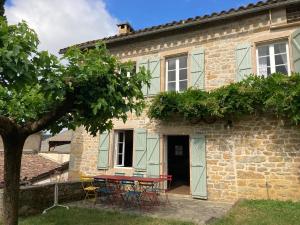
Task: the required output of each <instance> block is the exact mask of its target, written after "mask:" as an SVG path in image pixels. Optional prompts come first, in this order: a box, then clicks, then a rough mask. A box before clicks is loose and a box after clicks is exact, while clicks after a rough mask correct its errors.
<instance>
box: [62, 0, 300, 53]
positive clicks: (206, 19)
mask: <svg viewBox="0 0 300 225" xmlns="http://www.w3.org/2000/svg"><path fill="white" fill-rule="evenodd" d="M275 1H276V0H268V1H266V2H262V1H259V2H257V3H255V4H249V5H247V6H245V7H244V6H241V7H239V8H236V9H230V10H228V11H222V12H220V13H212V14H210V15H209V16H207V15H206V16H202V17H200V18H199V16H198V17H194V18H189V19H186V20H180V21H177V22H174V24H171V25H169V23H166V24H162V25H158V26H153V27H150V28H144V29H140V30H136V31H135V32H134V33H130V34H126V35H115V36H111V37H106V38H102V39H98V40H92V41H88V42H83V43H80V44H76V45H73V46H77V47H79V48H81V49H84V48H91V47H94V46H95V44H96V43H97V42H98V41H103V42H104V43H105V44H112V43H117V42H121V41H125V40H132V39H136V38H140V37H145V36H148V35H154V34H159V33H163V32H167V31H173V30H179V29H183V28H188V27H193V26H196V25H200V24H205V23H211V22H216V21H219V20H227V19H230V18H234V17H238V16H244V15H247V14H252V13H255V12H261V11H264V10H270V9H274V8H278V7H282V6H287V5H291V4H294V3H299V2H300V1H299V0H286V1H280V2H275ZM274 2H275V3H274ZM261 4H263V5H261ZM189 20H191V21H189ZM161 26H164V27H161ZM150 29H151V30H150ZM73 46H70V47H73ZM70 47H66V48H63V49H60V51H59V53H60V54H63V53H65V52H66V50H67V49H68V48H70Z"/></svg>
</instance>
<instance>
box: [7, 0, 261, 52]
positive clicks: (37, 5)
mask: <svg viewBox="0 0 300 225" xmlns="http://www.w3.org/2000/svg"><path fill="white" fill-rule="evenodd" d="M257 1H258V0H7V2H6V7H5V13H6V16H7V19H8V22H9V23H10V24H15V23H18V22H19V21H21V20H25V21H26V22H27V23H28V25H29V26H30V27H31V28H33V29H34V30H35V31H36V33H37V34H38V37H39V39H40V45H39V47H40V49H43V50H48V51H50V52H52V53H54V54H57V53H58V51H59V49H61V48H64V47H67V46H70V45H73V44H78V43H82V42H86V41H90V40H95V39H101V38H103V37H107V36H112V35H115V34H117V32H118V29H117V26H116V24H118V23H120V22H125V21H128V22H129V23H131V25H132V26H133V28H134V29H141V28H145V27H150V26H154V25H159V24H163V23H167V22H172V21H174V20H176V21H178V20H181V19H187V18H190V17H195V16H203V15H205V14H211V13H213V12H221V11H222V10H229V9H231V8H237V7H239V6H245V5H247V4H249V3H256V2H257Z"/></svg>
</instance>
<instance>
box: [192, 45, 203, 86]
mask: <svg viewBox="0 0 300 225" xmlns="http://www.w3.org/2000/svg"><path fill="white" fill-rule="evenodd" d="M204 61H205V59H204V49H203V48H197V49H194V50H193V51H192V52H191V87H195V88H197V89H204V83H205V74H204Z"/></svg>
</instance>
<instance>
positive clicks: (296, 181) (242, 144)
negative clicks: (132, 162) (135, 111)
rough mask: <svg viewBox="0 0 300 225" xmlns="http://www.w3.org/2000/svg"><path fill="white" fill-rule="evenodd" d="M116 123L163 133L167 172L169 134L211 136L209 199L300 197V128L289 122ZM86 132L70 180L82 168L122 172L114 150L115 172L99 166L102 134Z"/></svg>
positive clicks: (208, 147)
mask: <svg viewBox="0 0 300 225" xmlns="http://www.w3.org/2000/svg"><path fill="white" fill-rule="evenodd" d="M115 124H116V126H115V127H116V128H119V127H121V128H122V129H125V128H136V127H146V128H147V130H148V132H150V133H151V132H157V133H160V135H161V143H160V145H161V161H162V168H161V172H162V173H163V171H164V162H165V160H164V154H163V153H164V147H163V146H164V141H165V137H166V136H167V135H193V134H203V135H204V136H205V138H206V163H207V188H208V199H209V200H213V201H235V200H237V199H240V198H248V199H281V200H288V199H290V200H300V192H299V188H300V129H299V127H296V126H293V125H289V124H288V123H287V122H286V121H282V120H279V119H277V118H272V117H270V116H264V117H247V118H241V119H239V120H238V119H237V120H234V121H233V126H232V127H231V128H230V129H227V128H226V126H225V124H226V121H219V122H216V123H214V124H205V123H199V124H188V123H187V122H180V121H177V122H176V123H175V122H173V123H159V122H155V121H149V122H148V123H145V121H144V123H142V122H141V120H131V121H129V122H128V123H126V124H123V126H121V125H120V124H121V122H116V123H115ZM112 133H113V132H112ZM81 135H82V136H83V137H84V138H82V139H80V140H81V141H82V142H81V143H79V146H81V147H82V148H81V149H80V150H79V148H76V151H74V152H73V151H71V158H73V159H74V160H75V162H76V163H77V164H76V163H75V164H74V166H73V167H70V171H69V172H70V179H76V178H78V174H79V172H82V173H86V174H89V175H96V174H104V173H109V174H113V173H114V172H115V171H116V168H114V166H113V162H112V160H113V154H112V152H113V148H111V155H110V161H111V162H110V168H109V170H98V169H97V157H98V150H97V149H98V145H99V137H91V136H89V135H88V134H87V133H86V132H84V131H82V134H81ZM79 162H80V163H79ZM71 164H72V163H71ZM75 165H76V166H75ZM123 170H124V172H126V174H128V175H130V174H131V173H132V172H133V169H127V168H125V169H123ZM118 172H121V171H120V170H118Z"/></svg>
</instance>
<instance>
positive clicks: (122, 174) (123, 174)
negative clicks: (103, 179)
mask: <svg viewBox="0 0 300 225" xmlns="http://www.w3.org/2000/svg"><path fill="white" fill-rule="evenodd" d="M115 175H116V176H125V173H121V172H115Z"/></svg>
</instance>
